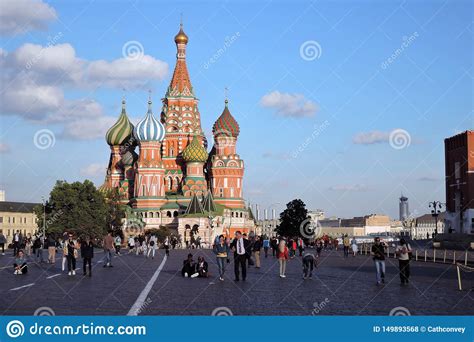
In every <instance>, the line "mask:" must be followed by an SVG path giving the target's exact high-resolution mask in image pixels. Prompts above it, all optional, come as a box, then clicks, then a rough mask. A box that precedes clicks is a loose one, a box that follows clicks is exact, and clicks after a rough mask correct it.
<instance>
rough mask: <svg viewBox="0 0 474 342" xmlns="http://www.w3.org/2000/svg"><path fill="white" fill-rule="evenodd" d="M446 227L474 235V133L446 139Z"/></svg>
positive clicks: (469, 132) (466, 132) (467, 132)
mask: <svg viewBox="0 0 474 342" xmlns="http://www.w3.org/2000/svg"><path fill="white" fill-rule="evenodd" d="M444 153H445V172H446V211H447V212H446V226H447V230H448V231H453V232H458V233H466V234H474V131H465V132H463V133H460V134H457V135H455V136H452V137H450V138H447V139H444Z"/></svg>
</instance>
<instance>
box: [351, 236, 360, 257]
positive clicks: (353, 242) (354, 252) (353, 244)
mask: <svg viewBox="0 0 474 342" xmlns="http://www.w3.org/2000/svg"><path fill="white" fill-rule="evenodd" d="M351 248H352V256H353V257H355V256H356V255H357V252H359V247H358V246H357V240H356V238H355V237H352V240H351Z"/></svg>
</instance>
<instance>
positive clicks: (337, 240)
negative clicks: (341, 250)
mask: <svg viewBox="0 0 474 342" xmlns="http://www.w3.org/2000/svg"><path fill="white" fill-rule="evenodd" d="M338 245H339V239H338V238H335V239H334V250H335V251H336V252H337V246H338Z"/></svg>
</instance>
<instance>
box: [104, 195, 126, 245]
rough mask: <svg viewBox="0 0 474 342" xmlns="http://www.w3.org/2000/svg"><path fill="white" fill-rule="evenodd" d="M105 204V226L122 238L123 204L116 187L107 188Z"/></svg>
mask: <svg viewBox="0 0 474 342" xmlns="http://www.w3.org/2000/svg"><path fill="white" fill-rule="evenodd" d="M105 202H106V204H107V216H106V227H107V228H108V229H110V230H112V231H113V235H114V236H115V235H120V237H121V238H122V239H123V231H122V226H123V221H124V218H125V205H123V204H122V203H121V202H120V194H119V191H118V189H117V188H114V189H111V190H109V191H108V192H107V193H106V195H105Z"/></svg>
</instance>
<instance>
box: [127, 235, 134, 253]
mask: <svg viewBox="0 0 474 342" xmlns="http://www.w3.org/2000/svg"><path fill="white" fill-rule="evenodd" d="M134 249H135V238H134V237H133V236H130V237H129V238H128V254H130V253H132V252H133V250H134Z"/></svg>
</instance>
